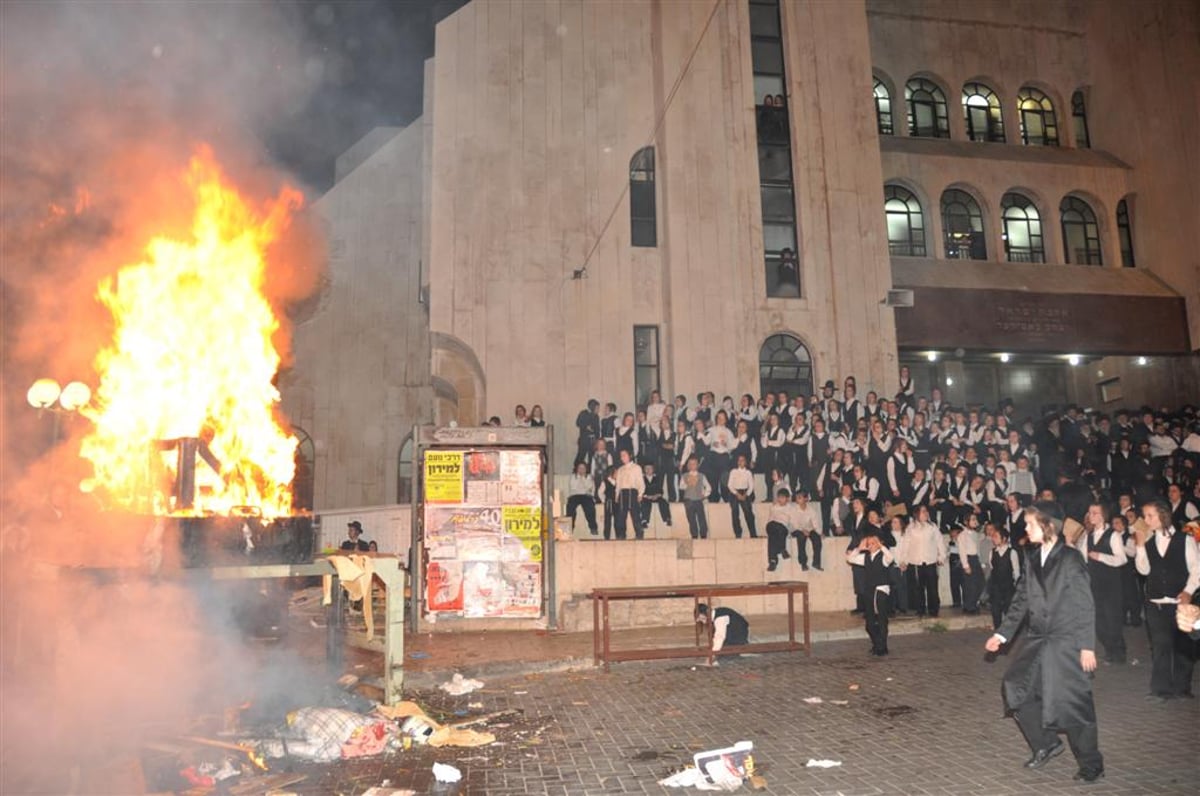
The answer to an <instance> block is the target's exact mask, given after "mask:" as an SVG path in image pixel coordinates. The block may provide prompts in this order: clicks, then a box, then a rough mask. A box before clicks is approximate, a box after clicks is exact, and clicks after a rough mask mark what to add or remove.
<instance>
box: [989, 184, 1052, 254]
mask: <svg viewBox="0 0 1200 796" xmlns="http://www.w3.org/2000/svg"><path fill="white" fill-rule="evenodd" d="M1000 216H1001V220H1002V221H1003V225H1004V236H1003V237H1004V256H1005V258H1006V259H1007V260H1008V261H1009V262H1010V263H1044V262H1046V250H1045V249H1044V248H1043V246H1042V219H1041V216H1040V215H1039V214H1038V210H1037V206H1035V205H1034V203H1033V202H1032V201H1031V200H1030V199H1029V197H1028V196H1025V195H1023V194H1019V193H1006V194H1004V197H1003V198H1002V199H1001V200H1000Z"/></svg>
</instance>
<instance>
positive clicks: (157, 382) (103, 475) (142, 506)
mask: <svg viewBox="0 0 1200 796" xmlns="http://www.w3.org/2000/svg"><path fill="white" fill-rule="evenodd" d="M186 184H187V186H188V188H189V189H190V190H191V192H192V194H193V195H194V198H195V205H196V209H195V214H194V218H193V221H192V227H191V230H190V235H189V236H188V237H187V238H186V239H171V238H167V237H156V238H154V239H153V240H151V241H150V242H149V243H148V244H147V245H146V247H145V250H144V259H143V260H142V261H141V262H138V263H135V264H131V265H127V266H125V267H124V268H122V269H121V270H120V271H119V272H118V273H117V274H116V275H115V276H112V277H109V278H107V279H105V280H104V281H103V282H102V283H101V285H100V288H99V293H98V298H99V300H100V301H101V302H102V303H103V304H104V306H105V307H107V308H108V310H109V311H110V312H111V313H112V317H113V321H114V326H115V328H114V334H113V339H112V343H111V344H110V345H108V346H107V347H106V348H104V349H103V350H102V351H101V352H100V354H99V355H98V356H97V357H96V360H95V365H96V370H97V373H98V376H99V386H98V389H97V390H96V398H95V401H94V402H93V405H92V407H90V408H89V409H88V410H87V412H86V413H87V415H88V417H89V419H91V420H92V421H93V422H94V424H95V427H94V429H93V430H92V431H91V432H90V433H89V434H88V435H87V437H86V438H85V439H84V440H83V443H82V446H81V451H80V452H81V455H82V456H83V457H84V458H85V459H87V460H88V461H90V462H91V464H92V467H93V470H94V476H93V477H92V478H91V479H89V481H88V482H86V483H85V485H84V486H85V489H88V490H94V491H95V492H96V494H97V495H99V496H100V497H101V498H102V500H103V501H104V502H106V503H111V504H115V505H116V506H119V507H121V508H124V509H126V510H129V511H135V512H139V513H153V514H179V515H206V514H230V513H237V512H238V510H239V507H255V508H256V509H258V510H261V512H262V514H263V515H265V516H268V517H279V516H285V515H289V514H291V513H292V493H291V483H292V479H293V476H294V472H295V451H296V445H297V440H296V438H295V436H293V435H292V434H290V433H289V432H288V431H286V430H285V429H284V427H282V426H281V424H280V421H279V418H278V417H277V415H276V406H277V404H278V402H279V398H280V396H279V391H278V390H277V389H276V387H275V385H274V383H273V380H274V378H275V375H276V372H277V370H278V368H279V365H280V354H279V351H278V350H277V348H276V345H275V341H274V339H273V338H274V336H275V334H276V332H277V330H278V329H279V320H278V318H277V317H276V314H275V311H274V309H273V308H272V306H271V304H270V302H269V301H268V300H267V298H266V296H265V294H264V282H265V274H266V265H267V259H266V252H267V250H268V249H269V247H270V246H271V244H272V243H273V242H275V241H277V240H278V239H279V237H280V236H281V234H282V233H283V232H284V231H285V230H286V229H287V227H288V224H289V222H290V220H291V218H292V216H293V214H294V213H295V212H296V211H297V210H298V209H299V208H300V206H301V204H302V202H303V198H302V196H301V195H300V193H299V192H298V191H296V190H294V189H292V188H287V187H285V188H284V189H283V190H282V191H280V193H279V195H278V196H277V197H276V198H275V199H273V200H271V201H270V202H268V203H267V204H266V205H265V206H264V207H262V208H256V207H253V206H251V204H250V203H249V202H248V201H247V200H246V199H244V198H243V197H242V196H241V195H239V193H238V192H237V190H236V189H235V188H234V187H233V186H232V185H231V184H230V182H229V181H228V180H227V179H226V178H225V176H224V175H223V174H222V172H221V170H220V168H219V167H218V165H217V163H216V162H215V160H214V158H213V155H212V153H211V152H210V151H208V150H206V149H205V150H201V151H200V152H199V153H198V154H197V155H196V156H195V157H193V159H192V162H191V167H190V170H189V172H188V174H187V177H186ZM197 456H199V458H200V459H201V460H202V462H203V463H202V464H199V465H198V466H196V469H195V475H194V479H195V481H194V489H191V488H189V490H188V494H187V495H186V496H182V495H180V494H179V493H178V492H176V493H175V494H172V489H171V488H170V487H169V486H168V485H170V484H173V483H175V482H176V480H177V479H178V478H179V476H180V474H181V470H184V469H186V470H189V471H190V470H191V468H192V466H194V465H196V461H195V457H197ZM190 475H191V474H190V472H189V473H188V476H189V478H188V479H187V480H188V481H189V487H192V486H193V484H191V483H190V481H191V478H190ZM193 494H194V500H193Z"/></svg>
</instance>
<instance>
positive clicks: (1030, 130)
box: [1017, 86, 1058, 146]
mask: <svg viewBox="0 0 1200 796" xmlns="http://www.w3.org/2000/svg"><path fill="white" fill-rule="evenodd" d="M1017 113H1018V115H1019V117H1020V119H1021V142H1022V143H1024V144H1027V145H1029V146H1058V122H1056V121H1055V119H1054V103H1052V102H1051V101H1050V98H1049V97H1047V96H1046V95H1045V94H1043V93H1042V92H1040V91H1038V90H1037V89H1036V88H1030V87H1029V86H1026V87H1025V88H1023V89H1021V90H1020V91H1019V92H1017Z"/></svg>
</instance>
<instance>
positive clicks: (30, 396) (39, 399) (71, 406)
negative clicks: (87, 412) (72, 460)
mask: <svg viewBox="0 0 1200 796" xmlns="http://www.w3.org/2000/svg"><path fill="white" fill-rule="evenodd" d="M25 400H27V401H29V405H30V406H32V407H33V408H34V409H36V410H38V414H39V415H40V414H41V413H42V412H50V413H51V414H53V415H54V433H53V441H52V443H51V444H53V445H57V444H58V434H59V423H60V422H61V421H60V420H59V416H60V415H68V414H73V413H75V412H78V411H79V410H80V409H82V408H83V407H85V406H87V405H88V401H90V400H92V389H91V388H90V387H88V386H87V385H86V384H84V383H83V382H81V381H72V382H68V383H67V385H66V386H65V387H60V386H59V385H58V382H57V381H55V380H54V379H47V378H43V379H38V380H37V381H35V382H34V383H33V384H32V385H30V387H29V391H28V392H27V393H25Z"/></svg>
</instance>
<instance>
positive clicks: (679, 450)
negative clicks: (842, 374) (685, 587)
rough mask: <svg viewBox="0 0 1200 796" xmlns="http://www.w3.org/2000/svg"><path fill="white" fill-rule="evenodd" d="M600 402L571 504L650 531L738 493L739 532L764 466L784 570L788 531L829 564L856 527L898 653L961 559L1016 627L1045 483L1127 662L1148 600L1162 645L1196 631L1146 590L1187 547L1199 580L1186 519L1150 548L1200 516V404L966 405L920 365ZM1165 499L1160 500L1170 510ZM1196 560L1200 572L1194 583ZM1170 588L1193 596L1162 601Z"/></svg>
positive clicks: (770, 533)
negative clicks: (754, 388) (797, 385)
mask: <svg viewBox="0 0 1200 796" xmlns="http://www.w3.org/2000/svg"><path fill="white" fill-rule="evenodd" d="M599 409H600V404H599V402H598V401H595V400H593V401H590V402H589V403H588V406H587V408H586V409H584V410H583V411H581V412H580V413H579V416H578V417H577V419H576V428H577V430H578V433H579V436H578V449H577V456H576V459H575V472H574V475H573V476H572V478H571V480H570V487H569V500H568V513H569V514H571V516H572V517H574V516H575V515H576V512H577V511H578V510H579V509H580V508H582V510H583V511H584V514H585V516H586V519H587V522H588V527H589V530H590V532H591V533H592V534H595V535H598V534H599V533H600V531H599V528H598V525H597V521H596V514H595V505H596V504H598V503H602V504H604V506H605V527H604V537H605V538H606V539H607V538H610V537H611V535H612V532H613V531H614V530H615V535H616V538H618V539H623V538H626V533H627V526H628V525H629V524H632V525H633V528H634V534H635V536H636V538H639V539H640V538H642V537H643V534H644V528H645V526H646V524H647V523H648V522H649V520H650V517H651V513H652V511H653V510H654V508H655V506H657V507H658V510H659V512H660V514H661V516H662V518H663V520H664V522H665V523H666V524H668V525H670V518H671V514H670V512H669V508H668V503H671V502H682V503H683V504H684V506H685V509H686V511H685V515H686V517H687V519H688V526H689V532H690V533H691V535H692V537H693V538H706V537H707V535H708V527H707V518H706V511H705V507H706V503H720V502H725V503H726V504H728V506H729V510H730V512H731V519H732V523H733V530H734V535H735V536H737V537H738V538H741V537H742V535H743V533H745V532H748V533H749V535H750V536H751V537H756V536H757V535H758V525H757V517H756V513H755V502H756V500H758V499H759V496H758V495H757V494H756V491H755V479H754V476H755V475H756V474H757V475H760V476H761V477H762V479H763V481H764V483H765V486H766V494H765V495H763V496H762V497H763V498H765V501H766V502H767V503H769V506H767V507H766V509H765V512H764V514H765V520H766V524H765V532H766V536H767V540H768V541H767V569H768V570H769V571H774V570H775V569H776V568H777V567H778V566H779V562H780V561H781V560H783V559H788V558H790V557H791V554H790V553H789V550H788V548H789V539H795V540H796V547H795V551H796V559H797V561H798V563H799V564H800V566H801V568H802V569H804V570H807V569H808V562H809V557H808V548H810V547H811V548H812V563H813V565H814V566H816V567H817V568H820V565H821V558H820V557H821V545H822V537H823V536H824V537H826V539H828V538H829V537H835V536H837V537H846V539H847V545H846V548H845V550H846V560H847V562H848V563H849V564H851V565H852V566H853V571H854V576H855V577H854V584H855V594H856V607H855V612H856V613H862V614H864V615H865V616H866V618H867V621H868V631H869V633H870V634H871V636H872V641H873V651H874V652H875V654H879V655H884V654H887V645H886V636H887V632H886V621H887V618H888V616H889V615H892V614H894V613H896V612H901V613H908V612H914V613H916V614H917V615H918V616H926V615H928V616H933V617H936V616H938V615H939V611H940V610H941V605H940V599H939V584H938V580H939V571H940V570H942V569H943V568H944V569H945V570H946V571H947V574H948V577H949V580H950V593H951V597H952V602H953V605H954V606H955V607H957V608H961V609H962V611H963V612H964V613H969V614H977V613H979V612H980V611H981V610H982V608H983V607H985V606H986V607H987V608H989V609H990V612H991V614H992V620H993V623H994V625H995V626H996V627H999V626H1000V625H1001V622H1002V621H1003V617H1004V612H1005V610H1006V609H1007V607H1008V605H1009V603H1010V602H1011V600H1012V599H1013V595H1014V593H1015V591H1016V585H1017V583H1018V582H1019V580H1020V577H1021V574H1022V572H1023V571H1024V570H1025V569H1026V553H1025V549H1026V543H1027V539H1026V529H1025V516H1026V511H1027V509H1028V507H1030V506H1031V505H1032V504H1033V502H1034V501H1035V500H1039V501H1051V502H1054V503H1057V504H1058V505H1059V506H1061V508H1062V511H1063V514H1064V517H1065V518H1066V523H1067V527H1066V528H1065V529H1064V538H1066V539H1067V540H1068V541H1069V542H1070V543H1071V544H1072V545H1074V546H1075V547H1076V548H1077V549H1078V550H1079V551H1080V553H1081V554H1082V555H1083V556H1084V558H1085V559H1086V561H1087V568H1088V570H1089V575H1090V578H1091V584H1092V589H1093V592H1094V600H1095V605H1096V632H1097V636H1098V638H1099V640H1100V642H1101V645H1102V646H1103V647H1104V652H1105V657H1106V659H1107V660H1108V661H1109V662H1112V663H1120V662H1122V661H1124V658H1125V650H1124V644H1123V641H1122V640H1121V634H1122V630H1123V628H1124V627H1125V626H1130V625H1132V626H1138V625H1140V624H1141V623H1142V621H1143V618H1145V621H1146V622H1147V623H1148V625H1151V627H1150V632H1151V636H1152V639H1153V637H1154V636H1155V634H1156V632H1157V635H1158V636H1159V637H1160V643H1159V647H1158V651H1159V652H1158V655H1157V657H1156V660H1160V659H1161V660H1166V659H1170V656H1169V655H1167V646H1166V641H1165V640H1164V639H1167V638H1171V639H1174V635H1178V634H1174V631H1173V630H1172V631H1171V632H1167V631H1168V630H1170V628H1169V627H1168V625H1170V622H1171V621H1173V617H1167V616H1166V614H1167V613H1169V612H1168V611H1166V610H1161V611H1160V610H1159V609H1158V608H1156V607H1155V606H1156V605H1158V606H1161V605H1164V604H1165V603H1150V602H1148V601H1147V600H1148V599H1149V598H1148V597H1147V584H1148V583H1149V582H1150V580H1151V579H1153V577H1154V576H1153V575H1152V574H1151V573H1152V571H1154V566H1153V565H1151V563H1150V561H1148V560H1147V558H1149V559H1152V560H1153V561H1157V562H1159V565H1158V566H1159V568H1160V569H1161V566H1164V565H1161V562H1162V561H1165V560H1166V559H1167V558H1170V560H1171V561H1172V562H1174V563H1172V564H1171V577H1170V578H1168V580H1169V581H1170V582H1171V584H1170V585H1172V586H1174V585H1179V586H1180V588H1179V589H1178V590H1177V591H1190V592H1194V591H1195V590H1196V588H1197V586H1200V563H1197V562H1196V557H1197V556H1196V548H1195V540H1194V539H1191V537H1189V536H1188V535H1187V534H1180V535H1179V537H1180V538H1179V540H1178V541H1176V542H1173V543H1172V544H1173V545H1174V546H1170V545H1165V543H1164V546H1163V547H1162V550H1158V548H1157V541H1156V544H1155V545H1149V547H1150V548H1151V549H1152V550H1153V551H1154V552H1153V553H1151V554H1150V555H1149V557H1148V556H1147V555H1146V552H1145V551H1146V549H1147V545H1146V540H1147V539H1150V538H1152V537H1153V538H1156V539H1157V537H1155V534H1161V535H1164V537H1163V538H1173V537H1172V536H1171V533H1173V531H1182V530H1183V529H1184V528H1185V526H1187V525H1188V524H1189V523H1191V522H1193V521H1200V477H1198V475H1200V416H1198V415H1197V410H1196V408H1195V407H1192V406H1186V407H1183V408H1182V409H1180V410H1178V411H1173V412H1172V411H1168V410H1159V411H1156V410H1153V409H1151V408H1149V407H1144V408H1142V409H1140V410H1138V411H1130V410H1124V409H1122V410H1120V411H1117V412H1115V413H1113V414H1104V413H1099V412H1091V411H1084V410H1082V409H1080V408H1079V407H1077V406H1068V407H1067V408H1066V410H1065V411H1062V412H1058V411H1056V412H1052V413H1047V414H1046V415H1045V416H1043V417H1042V418H1040V419H1037V420H1035V419H1034V418H1031V417H1024V418H1020V419H1018V418H1017V417H1016V416H1015V413H1014V406H1013V404H1012V402H1010V401H1002V402H1001V403H1000V405H999V406H998V408H997V410H996V411H994V412H993V411H989V410H988V409H986V408H982V407H961V406H951V405H950V404H948V403H947V402H946V401H945V400H944V398H943V396H942V394H941V391H940V390H939V389H937V388H936V387H935V388H934V389H933V390H932V391H931V394H930V395H929V396H917V395H916V394H915V390H914V388H913V384H912V380H911V377H910V375H909V373H908V370H907V368H901V371H900V379H899V389H898V390H897V391H896V392H895V394H894V395H893V397H891V398H884V399H881V398H880V397H879V396H878V394H877V393H876V392H874V391H870V392H868V393H867V394H866V396H865V397H864V398H863V399H859V398H858V393H857V385H856V383H855V379H854V378H853V377H849V378H847V379H845V381H844V382H843V384H842V387H841V389H840V390H839V389H838V388H837V386H836V385H835V384H834V382H832V381H828V382H826V383H825V384H824V385H823V387H822V390H821V394H819V395H797V396H790V395H788V394H787V393H785V392H779V393H775V394H767V395H764V396H763V397H762V398H760V399H757V400H756V399H755V398H754V397H753V396H750V395H743V396H742V397H741V399H740V401H739V402H738V403H737V404H735V403H734V401H733V399H732V398H731V397H729V396H726V397H725V398H724V399H722V400H721V401H720V402H717V401H716V396H715V395H714V394H713V393H711V392H704V393H701V394H699V395H698V396H696V400H695V403H693V404H689V402H688V399H687V397H686V396H683V395H679V396H676V397H675V399H674V402H673V403H670V404H668V403H666V402H664V401H663V400H662V398H661V396H660V395H659V393H658V392H654V393H651V395H650V400H649V402H648V403H647V404H646V405H645V406H644V407H640V408H639V409H638V410H637V411H636V412H626V413H625V414H624V415H620V414H618V412H617V407H616V405H615V404H613V403H608V404H607V405H606V406H605V407H604V412H603V414H601V413H600V411H599ZM1155 501H1160V502H1161V504H1159V503H1155ZM1148 504H1154V505H1155V506H1158V508H1154V509H1153V511H1152V512H1150V514H1153V516H1154V519H1153V520H1151V519H1148V517H1149V515H1148V514H1147V508H1146V507H1147V505H1148ZM1159 509H1161V511H1162V516H1161V518H1159V517H1158V512H1159ZM1168 532H1171V533H1168ZM1184 539H1189V540H1190V541H1188V542H1187V544H1186V545H1185V543H1184V541H1183V540H1184ZM1139 540H1140V541H1139ZM1179 551H1182V552H1179ZM1180 556H1182V558H1180ZM1180 573H1184V575H1186V577H1185V578H1184V580H1183V582H1182V583H1179V584H1175V581H1178V580H1179V575H1180ZM1193 581H1195V583H1193ZM1184 586H1191V588H1190V589H1184ZM1164 589H1165V587H1162V588H1159V589H1158V590H1159V591H1163V590H1164ZM1166 597H1170V598H1172V599H1174V595H1161V594H1160V595H1158V596H1157V597H1156V598H1154V599H1159V598H1166ZM1159 614H1161V615H1159ZM1152 615H1153V616H1152ZM1168 620H1170V621H1168ZM1151 623H1153V624H1151ZM1155 627H1157V628H1158V631H1155V629H1154V628H1155ZM1171 643H1172V644H1173V643H1174V641H1172V642H1171ZM1178 668H1179V667H1178V666H1175V667H1174V668H1173V669H1172V671H1173V672H1174V671H1175V669H1178ZM1189 672H1190V669H1189ZM1173 677H1174V675H1170V676H1168V675H1162V676H1160V677H1159V678H1158V681H1159V682H1158V684H1157V685H1156V687H1155V688H1154V689H1153V693H1154V694H1155V695H1157V696H1160V697H1163V696H1168V695H1170V694H1172V693H1175V692H1177V691H1178V688H1179V687H1178V686H1177V685H1176V684H1175V681H1174V680H1173V679H1171V678H1173ZM1163 682H1167V683H1168V684H1167V685H1163ZM1188 683H1189V685H1188V688H1189V689H1190V675H1189V678H1188Z"/></svg>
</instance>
